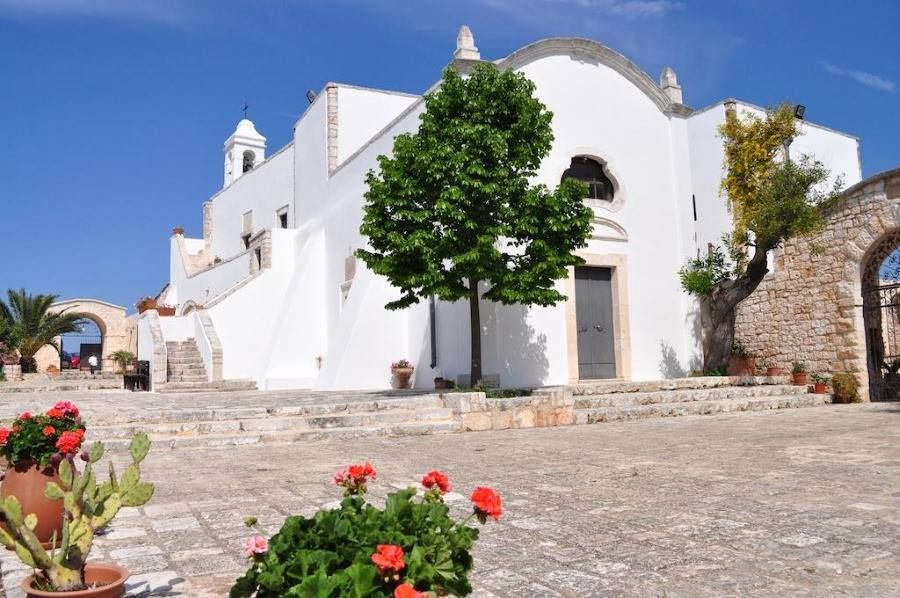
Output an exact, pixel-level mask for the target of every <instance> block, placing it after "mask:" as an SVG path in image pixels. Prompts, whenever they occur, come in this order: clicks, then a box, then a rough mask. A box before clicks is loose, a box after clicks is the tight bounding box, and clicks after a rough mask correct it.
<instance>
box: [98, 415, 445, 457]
mask: <svg viewBox="0 0 900 598" xmlns="http://www.w3.org/2000/svg"><path fill="white" fill-rule="evenodd" d="M458 431H459V423H458V422H455V421H438V422H404V423H399V424H384V425H378V426H361V427H342V428H313V429H308V430H288V431H279V432H257V433H236V434H235V433H231V434H229V433H223V434H207V435H202V436H173V435H167V434H152V435H150V439H151V440H152V441H153V446H154V448H172V449H177V448H199V447H216V446H235V445H246V444H289V443H294V442H298V441H303V440H321V439H326V438H330V439H350V438H362V437H366V436H420V435H425V434H448V433H452V432H458ZM129 442H130V440H129V439H125V438H122V439H116V438H114V439H109V440H104V441H103V443H104V445H106V447H107V448H109V449H112V450H124V449H127V447H128V443H129Z"/></svg>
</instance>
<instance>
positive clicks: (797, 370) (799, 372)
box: [791, 361, 809, 386]
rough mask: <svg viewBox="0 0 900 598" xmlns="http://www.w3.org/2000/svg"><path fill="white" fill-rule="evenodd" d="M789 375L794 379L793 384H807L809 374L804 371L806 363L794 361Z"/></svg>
mask: <svg viewBox="0 0 900 598" xmlns="http://www.w3.org/2000/svg"><path fill="white" fill-rule="evenodd" d="M791 376H792V377H793V379H794V384H795V385H797V386H804V385H806V384H809V375H808V374H807V373H806V364H805V363H803V362H801V361H795V362H794V364H793V365H792V366H791Z"/></svg>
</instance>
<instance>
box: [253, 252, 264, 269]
mask: <svg viewBox="0 0 900 598" xmlns="http://www.w3.org/2000/svg"><path fill="white" fill-rule="evenodd" d="M253 256H254V257H255V258H256V269H257V270H262V248H260V247H257V248H256V249H255V250H254V251H253Z"/></svg>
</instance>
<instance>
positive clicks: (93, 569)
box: [21, 563, 129, 598]
mask: <svg viewBox="0 0 900 598" xmlns="http://www.w3.org/2000/svg"><path fill="white" fill-rule="evenodd" d="M128 576H129V573H128V569H126V568H125V567H120V566H119V565H113V564H112V563H88V564H87V565H85V567H84V582H85V583H86V584H87V585H88V586H91V585H95V584H96V587H89V588H88V589H85V590H76V591H74V592H47V591H44V590H35V589H34V588H32V587H31V584H32V583H33V582H34V576H33V575H29V576H28V577H26V578H25V579H23V580H22V585H21V588H22V589H23V590H24V591H25V595H26V596H28V597H29V598H122V597H123V596H124V595H125V581H126V580H127V579H128Z"/></svg>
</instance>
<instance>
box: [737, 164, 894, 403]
mask: <svg viewBox="0 0 900 598" xmlns="http://www.w3.org/2000/svg"><path fill="white" fill-rule="evenodd" d="M898 245H900V168H898V169H895V170H891V171H888V172H885V173H882V174H879V175H876V176H873V177H871V178H869V179H866V180H864V181H862V182H860V183H857V184H856V185H854V186H853V187H851V188H849V189H847V191H845V192H844V194H843V199H842V201H841V202H840V204H839V205H838V206H836V207H835V209H834V210H833V211H832V212H831V214H830V215H829V217H828V219H827V222H826V225H825V227H824V229H823V230H822V231H821V232H819V233H818V234H817V235H815V236H813V237H811V238H803V239H794V240H791V241H790V242H788V243H785V245H784V246H783V247H781V248H780V249H778V250H777V251H776V252H775V255H774V271H772V272H770V273H769V274H767V275H766V277H765V279H763V282H762V283H761V284H760V285H759V287H758V288H757V290H756V291H755V292H754V293H753V294H752V295H751V296H750V297H748V298H747V299H746V300H744V301H743V302H742V303H741V304H740V305H739V306H738V317H737V328H736V332H737V334H736V338H737V339H738V340H740V341H741V343H742V344H743V345H744V346H745V347H747V349H748V350H749V351H750V352H751V353H753V354H754V355H756V356H757V358H758V359H760V360H769V361H772V362H774V363H775V364H776V365H778V366H781V367H784V368H790V367H791V364H792V362H802V363H805V364H806V365H807V367H808V368H809V371H811V372H822V373H836V372H850V373H852V374H855V375H856V376H857V378H858V379H859V382H860V390H861V396H862V398H863V399H864V400H868V399H869V396H870V392H869V391H870V377H873V376H871V375H870V374H873V373H874V377H875V378H877V376H878V373H880V370H877V371H875V370H874V369H871V368H870V366H872V367H874V365H873V364H874V361H875V360H874V359H872V358H870V355H869V351H868V349H867V347H868V344H869V343H867V339H866V335H867V332H866V330H867V328H866V326H867V323H866V319H867V318H866V317H865V313H864V312H865V309H864V302H863V297H864V287H865V288H871V287H872V284H873V282H872V281H873V280H877V277H878V276H877V271H878V267H879V266H880V264H881V263H882V262H883V261H884V258H885V257H887V256H888V255H889V254H890V252H891V251H893V249H894V248H896V247H897V246H898ZM873 276H874V278H873ZM870 324H871V320H870ZM879 367H880V366H879ZM872 398H876V399H877V398H879V397H877V396H873V397H872Z"/></svg>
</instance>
